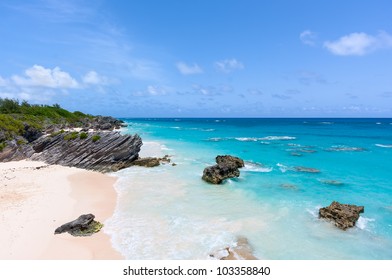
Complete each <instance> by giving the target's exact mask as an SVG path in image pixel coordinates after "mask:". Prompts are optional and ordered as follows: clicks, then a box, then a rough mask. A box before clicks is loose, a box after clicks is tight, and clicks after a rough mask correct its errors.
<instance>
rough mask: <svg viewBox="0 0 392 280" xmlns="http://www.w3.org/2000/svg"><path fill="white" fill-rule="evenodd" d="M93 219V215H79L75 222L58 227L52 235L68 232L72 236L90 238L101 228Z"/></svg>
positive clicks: (101, 225)
mask: <svg viewBox="0 0 392 280" xmlns="http://www.w3.org/2000/svg"><path fill="white" fill-rule="evenodd" d="M94 219H95V216H94V215H93V214H85V215H81V216H79V218H77V219H76V220H73V221H71V222H69V223H66V224H63V225H62V226H60V227H58V228H57V229H56V230H55V231H54V234H61V233H64V232H68V233H69V234H71V235H73V236H90V235H92V234H94V233H97V232H98V231H100V230H101V228H102V227H103V224H101V223H100V222H97V221H94Z"/></svg>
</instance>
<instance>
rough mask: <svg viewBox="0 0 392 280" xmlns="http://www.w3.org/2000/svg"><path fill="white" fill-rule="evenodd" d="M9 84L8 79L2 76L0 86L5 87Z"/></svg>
mask: <svg viewBox="0 0 392 280" xmlns="http://www.w3.org/2000/svg"><path fill="white" fill-rule="evenodd" d="M6 85H7V81H6V80H5V79H3V77H1V76H0V87H5V86H6Z"/></svg>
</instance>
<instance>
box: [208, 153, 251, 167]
mask: <svg viewBox="0 0 392 280" xmlns="http://www.w3.org/2000/svg"><path fill="white" fill-rule="evenodd" d="M215 161H216V163H217V164H218V165H222V164H223V165H228V164H234V165H235V166H237V168H241V167H244V166H245V164H244V161H243V160H242V159H240V158H238V157H233V156H229V155H225V156H217V157H216V158H215Z"/></svg>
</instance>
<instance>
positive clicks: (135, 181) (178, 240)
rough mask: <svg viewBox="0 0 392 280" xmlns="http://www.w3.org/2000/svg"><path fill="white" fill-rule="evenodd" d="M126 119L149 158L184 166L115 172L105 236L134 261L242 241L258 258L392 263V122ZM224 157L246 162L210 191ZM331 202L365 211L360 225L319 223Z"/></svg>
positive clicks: (194, 255) (197, 254) (187, 255)
mask: <svg viewBox="0 0 392 280" xmlns="http://www.w3.org/2000/svg"><path fill="white" fill-rule="evenodd" d="M124 121H126V123H128V124H129V126H128V127H127V128H125V129H123V133H130V134H135V133H137V134H139V135H140V136H141V137H142V139H143V143H144V144H143V147H142V151H141V155H142V156H163V155H166V154H167V155H169V156H171V161H172V163H175V164H176V165H174V166H173V165H172V164H171V163H170V164H162V165H161V166H158V167H154V168H145V167H131V168H127V169H124V170H121V171H119V172H117V173H116V175H117V176H118V177H119V180H118V182H117V184H116V190H117V192H118V203H117V207H116V210H115V213H114V215H113V217H112V218H110V219H109V220H108V221H107V222H106V226H105V231H106V232H107V233H108V234H110V235H111V238H112V243H113V246H114V247H115V248H116V249H117V250H119V251H120V252H121V253H122V254H123V255H124V256H125V258H127V259H139V260H148V259H154V260H169V259H181V260H187V259H209V258H210V254H211V253H213V252H215V251H217V250H219V249H223V248H225V247H228V246H233V245H234V244H235V242H236V240H237V238H238V237H239V236H243V237H246V238H247V239H248V241H249V243H250V245H251V246H252V248H253V250H254V255H255V256H256V257H257V258H260V259H274V260H292V259H298V260H303V259H305V260H307V259H308V260H313V259H337V260H342V259H350V260H354V259H365V260H373V259H392V166H391V163H390V162H389V160H391V159H392V119H240V118H239V119H124ZM217 155H233V156H237V157H240V158H242V159H243V160H244V161H245V167H244V168H242V169H240V172H241V175H240V177H239V178H235V179H228V180H226V181H225V182H224V183H223V184H222V185H212V184H208V183H206V182H204V181H203V180H202V179H201V176H202V174H203V170H204V168H205V167H207V166H209V165H213V164H215V157H216V156H217ZM298 167H307V168H315V169H318V170H319V171H320V172H319V173H308V172H299V171H298ZM332 201H339V202H341V203H346V204H355V205H362V206H364V207H365V212H364V213H363V214H361V217H360V219H359V220H358V222H357V224H356V226H355V227H354V228H351V229H348V230H346V231H343V230H340V229H338V228H337V227H335V226H334V225H333V224H331V223H330V222H327V221H325V220H322V219H319V218H318V209H319V208H320V207H325V206H328V205H329V204H330V203H331V202H332Z"/></svg>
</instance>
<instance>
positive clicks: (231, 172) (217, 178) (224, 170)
mask: <svg viewBox="0 0 392 280" xmlns="http://www.w3.org/2000/svg"><path fill="white" fill-rule="evenodd" d="M239 176H240V171H239V170H238V168H237V167H236V166H235V165H233V164H228V165H219V164H216V165H213V166H209V167H206V168H205V169H204V171H203V177H202V179H203V180H204V181H206V182H209V183H212V184H220V183H222V181H223V180H225V179H228V178H234V177H239Z"/></svg>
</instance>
